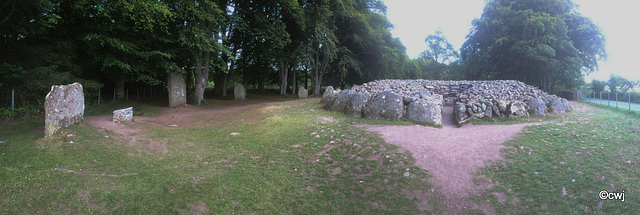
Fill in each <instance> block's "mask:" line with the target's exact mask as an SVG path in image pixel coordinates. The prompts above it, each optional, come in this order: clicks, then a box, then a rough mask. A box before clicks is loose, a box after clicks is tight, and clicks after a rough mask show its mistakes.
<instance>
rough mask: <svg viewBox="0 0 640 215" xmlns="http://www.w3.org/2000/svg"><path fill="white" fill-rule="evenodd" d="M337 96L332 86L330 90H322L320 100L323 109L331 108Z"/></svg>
mask: <svg viewBox="0 0 640 215" xmlns="http://www.w3.org/2000/svg"><path fill="white" fill-rule="evenodd" d="M337 98H338V91H334V90H333V88H332V89H331V91H329V90H327V91H326V92H324V95H323V96H322V101H321V102H322V106H323V107H324V109H325V110H331V109H332V108H333V103H334V102H335V101H336V99H337Z"/></svg>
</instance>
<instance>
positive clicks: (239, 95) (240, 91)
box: [233, 83, 247, 100]
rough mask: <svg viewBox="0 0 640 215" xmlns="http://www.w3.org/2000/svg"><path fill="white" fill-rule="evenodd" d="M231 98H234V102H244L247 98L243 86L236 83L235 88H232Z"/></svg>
mask: <svg viewBox="0 0 640 215" xmlns="http://www.w3.org/2000/svg"><path fill="white" fill-rule="evenodd" d="M233 96H234V97H235V100H245V99H246V97H247V90H246V89H244V85H242V84H241V83H237V84H236V87H235V88H233Z"/></svg>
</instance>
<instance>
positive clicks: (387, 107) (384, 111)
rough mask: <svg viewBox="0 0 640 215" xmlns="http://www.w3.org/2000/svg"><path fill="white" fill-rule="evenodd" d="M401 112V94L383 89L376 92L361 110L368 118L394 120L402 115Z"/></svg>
mask: <svg viewBox="0 0 640 215" xmlns="http://www.w3.org/2000/svg"><path fill="white" fill-rule="evenodd" d="M403 112H404V105H403V104H402V96H400V95H398V94H396V93H394V92H391V91H384V92H380V93H378V94H376V96H375V97H373V99H371V101H369V103H368V104H367V106H365V108H364V110H363V111H362V115H363V116H364V117H366V118H370V119H389V120H396V119H400V117H402V114H403Z"/></svg>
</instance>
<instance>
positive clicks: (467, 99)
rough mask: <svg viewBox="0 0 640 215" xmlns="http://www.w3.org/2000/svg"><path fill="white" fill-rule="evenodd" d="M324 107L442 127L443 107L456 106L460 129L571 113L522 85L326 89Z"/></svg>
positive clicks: (559, 101) (386, 84)
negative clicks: (493, 120) (500, 119)
mask: <svg viewBox="0 0 640 215" xmlns="http://www.w3.org/2000/svg"><path fill="white" fill-rule="evenodd" d="M320 102H321V103H323V105H324V108H325V109H327V110H332V111H338V112H343V113H345V114H348V115H351V116H354V117H364V118H371V119H381V118H384V119H389V120H396V119H399V118H401V117H405V118H406V119H408V120H411V121H414V122H418V123H425V124H432V125H436V126H440V125H442V114H441V113H442V107H443V106H444V105H445V104H448V105H454V117H455V119H454V120H455V121H456V122H457V123H458V124H462V123H464V122H465V121H466V120H468V119H471V118H478V119H482V118H484V117H493V116H508V117H512V118H513V117H528V116H529V115H533V116H544V115H545V114H546V113H564V112H565V111H567V110H569V109H571V107H570V106H569V102H568V101H567V100H566V99H563V98H560V97H557V96H555V95H550V94H548V93H546V92H543V91H541V90H540V89H537V88H535V87H533V86H530V85H527V84H524V83H522V82H520V81H513V80H498V81H438V80H421V79H420V80H379V81H373V82H369V83H365V84H363V85H360V86H357V85H354V86H353V87H352V89H350V90H334V89H333V87H331V86H330V87H328V88H327V90H326V91H325V93H324V94H323V96H322V100H321V101H320Z"/></svg>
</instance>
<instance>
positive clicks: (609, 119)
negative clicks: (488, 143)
mask: <svg viewBox="0 0 640 215" xmlns="http://www.w3.org/2000/svg"><path fill="white" fill-rule="evenodd" d="M579 105H580V104H579ZM581 105H587V104H583V103H581ZM589 107H590V108H589V109H583V110H580V109H578V110H574V111H572V112H570V113H569V114H566V115H565V116H564V117H563V118H560V119H551V120H550V122H551V123H548V124H543V125H537V126H530V127H526V128H525V130H524V131H523V132H521V133H520V134H519V135H518V136H517V137H516V138H514V139H512V140H511V141H508V142H506V143H505V145H507V148H506V149H504V150H503V151H502V154H503V157H505V160H504V161H503V162H499V163H495V164H493V165H491V166H488V167H486V168H484V169H483V172H482V174H481V175H480V176H479V177H478V178H476V181H477V183H493V184H494V187H493V188H491V189H489V190H488V191H486V192H485V193H484V194H483V195H480V196H476V201H479V202H491V203H492V204H493V205H494V207H495V208H496V211H497V213H499V214H538V213H543V214H585V213H588V214H637V213H638V212H639V211H640V166H639V164H640V117H639V116H638V115H637V114H634V113H628V112H624V111H612V110H610V109H605V108H602V107H597V106H595V105H590V104H589ZM602 190H605V191H607V192H619V193H622V192H624V194H625V200H624V202H623V201H622V200H602V199H600V198H599V193H600V192H601V191H602Z"/></svg>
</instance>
